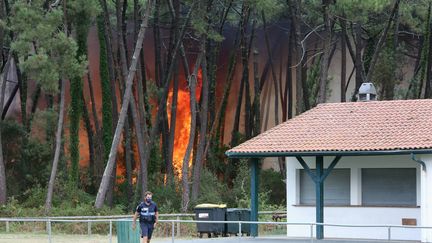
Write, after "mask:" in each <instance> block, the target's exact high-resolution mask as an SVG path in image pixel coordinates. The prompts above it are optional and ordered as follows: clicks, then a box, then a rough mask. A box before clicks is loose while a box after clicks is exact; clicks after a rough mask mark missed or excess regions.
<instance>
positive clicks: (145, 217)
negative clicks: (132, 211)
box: [136, 201, 158, 224]
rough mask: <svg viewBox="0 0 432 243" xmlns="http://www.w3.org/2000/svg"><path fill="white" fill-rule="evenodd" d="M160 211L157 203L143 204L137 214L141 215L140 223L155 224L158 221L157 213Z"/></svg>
mask: <svg viewBox="0 0 432 243" xmlns="http://www.w3.org/2000/svg"><path fill="white" fill-rule="evenodd" d="M157 211H158V208H157V205H156V203H155V202H153V201H151V202H150V204H147V203H145V202H141V203H140V204H139V205H138V207H137V209H136V212H137V213H139V215H140V223H152V224H153V223H154V222H155V221H156V215H155V214H156V212H157Z"/></svg>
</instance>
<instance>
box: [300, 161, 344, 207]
mask: <svg viewBox="0 0 432 243" xmlns="http://www.w3.org/2000/svg"><path fill="white" fill-rule="evenodd" d="M311 171H312V172H313V173H315V170H311ZM299 176H300V204H302V205H315V198H316V197H315V183H314V182H313V181H312V179H311V178H310V176H309V174H308V173H307V172H306V171H305V170H304V169H301V170H300V171H299ZM349 204H350V169H333V170H332V171H331V172H330V174H329V175H328V177H327V178H326V179H325V181H324V205H349Z"/></svg>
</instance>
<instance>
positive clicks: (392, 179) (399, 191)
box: [361, 168, 417, 206]
mask: <svg viewBox="0 0 432 243" xmlns="http://www.w3.org/2000/svg"><path fill="white" fill-rule="evenodd" d="M361 178H362V205H365V206H416V202H417V194H416V169H415V168H363V169H362V176H361Z"/></svg>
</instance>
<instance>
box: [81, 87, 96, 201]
mask: <svg viewBox="0 0 432 243" xmlns="http://www.w3.org/2000/svg"><path fill="white" fill-rule="evenodd" d="M81 95H82V97H83V101H84V102H82V103H81V105H82V111H83V116H82V117H83V121H84V125H85V128H86V131H87V140H88V151H89V156H90V158H89V167H88V172H87V175H88V178H89V180H90V181H89V182H90V185H89V186H90V188H89V189H90V190H88V191H90V192H91V193H93V192H94V191H95V190H96V189H95V184H94V177H93V176H94V169H95V146H94V144H95V143H94V140H95V136H94V135H93V129H92V126H91V122H90V115H89V112H88V108H87V105H86V101H85V97H84V94H81Z"/></svg>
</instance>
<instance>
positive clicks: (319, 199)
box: [296, 156, 341, 240]
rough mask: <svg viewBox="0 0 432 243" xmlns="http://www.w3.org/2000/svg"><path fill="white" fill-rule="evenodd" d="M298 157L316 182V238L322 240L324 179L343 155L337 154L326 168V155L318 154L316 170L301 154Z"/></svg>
mask: <svg viewBox="0 0 432 243" xmlns="http://www.w3.org/2000/svg"><path fill="white" fill-rule="evenodd" d="M296 158H297V160H298V162H299V163H300V165H301V166H302V167H303V168H304V169H305V171H306V172H307V173H308V175H309V176H310V178H311V179H312V181H313V182H314V183H315V209H316V216H315V221H316V223H317V225H316V238H317V239H318V240H322V239H324V226H323V225H322V224H323V223H324V181H325V179H326V178H327V176H328V175H330V173H331V172H332V170H333V169H334V167H335V166H336V164H337V163H338V162H339V160H340V159H341V156H336V157H335V158H334V159H333V161H332V162H331V164H330V166H329V167H328V168H327V169H326V170H324V157H323V156H316V169H315V172H314V171H312V170H311V169H310V168H309V166H308V165H307V163H306V161H304V160H303V158H302V157H301V156H296Z"/></svg>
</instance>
